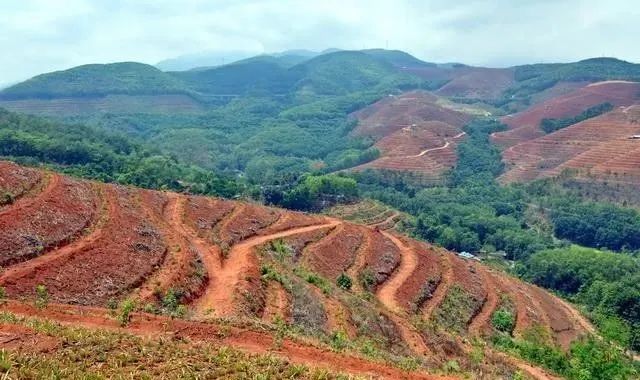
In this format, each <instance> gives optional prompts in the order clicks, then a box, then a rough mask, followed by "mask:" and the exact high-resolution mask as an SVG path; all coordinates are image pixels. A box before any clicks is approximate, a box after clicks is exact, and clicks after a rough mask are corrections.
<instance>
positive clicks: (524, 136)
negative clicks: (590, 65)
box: [493, 81, 640, 147]
mask: <svg viewBox="0 0 640 380" xmlns="http://www.w3.org/2000/svg"><path fill="white" fill-rule="evenodd" d="M639 100H640V84H639V83H635V82H613V81H612V82H599V83H593V84H590V85H587V86H584V87H582V88H579V89H577V90H575V91H572V92H570V93H568V94H564V95H561V96H558V97H555V98H552V99H549V100H547V101H544V102H542V103H539V104H536V105H535V106H533V107H531V108H529V109H527V110H525V111H523V112H520V113H517V114H514V115H509V116H505V117H504V118H502V122H503V123H505V124H507V125H508V126H509V127H510V130H509V131H505V132H498V133H495V134H494V136H493V140H494V141H495V142H496V143H499V144H500V145H503V146H505V147H509V146H513V145H516V144H519V143H522V142H525V141H528V140H531V139H534V138H537V137H541V136H544V132H543V131H542V130H541V129H540V122H541V121H542V119H545V118H549V119H562V118H568V117H574V116H577V115H579V114H581V113H582V112H583V111H585V110H586V109H587V108H589V107H593V106H595V105H598V104H602V103H606V102H608V103H611V104H613V105H614V106H616V107H619V106H629V105H632V104H634V103H635V102H637V101H639Z"/></svg>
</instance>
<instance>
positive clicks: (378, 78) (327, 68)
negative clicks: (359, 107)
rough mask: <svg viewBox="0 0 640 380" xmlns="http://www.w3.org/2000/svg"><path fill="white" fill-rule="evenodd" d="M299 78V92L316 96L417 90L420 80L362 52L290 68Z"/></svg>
mask: <svg viewBox="0 0 640 380" xmlns="http://www.w3.org/2000/svg"><path fill="white" fill-rule="evenodd" d="M291 71H292V72H293V73H294V76H295V77H297V78H298V82H297V83H296V87H297V89H298V90H299V91H302V92H303V93H304V92H309V91H311V92H313V93H317V94H324V95H330V94H343V93H346V92H351V91H362V90H365V89H373V88H375V87H376V86H383V85H390V86H396V85H398V86H400V87H402V86H405V87H416V86H419V85H420V80H419V79H418V78H416V77H413V76H411V75H407V74H403V73H399V72H398V71H397V70H396V68H395V67H394V66H393V65H392V64H391V63H390V62H387V61H384V60H381V59H379V58H376V57H374V56H372V55H370V54H367V53H364V52H359V51H339V52H335V53H330V54H323V55H321V56H318V57H316V58H313V59H311V60H309V61H306V62H304V63H302V64H299V65H296V66H294V67H292V68H291Z"/></svg>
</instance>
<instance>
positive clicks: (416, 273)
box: [0, 165, 590, 378]
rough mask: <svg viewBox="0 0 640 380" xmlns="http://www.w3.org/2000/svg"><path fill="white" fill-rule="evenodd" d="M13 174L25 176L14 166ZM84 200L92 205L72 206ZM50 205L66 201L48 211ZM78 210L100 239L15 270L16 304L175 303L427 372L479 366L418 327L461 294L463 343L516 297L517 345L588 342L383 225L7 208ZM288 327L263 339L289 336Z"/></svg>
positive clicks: (78, 239) (55, 192)
mask: <svg viewBox="0 0 640 380" xmlns="http://www.w3.org/2000/svg"><path fill="white" fill-rule="evenodd" d="M4 167H5V168H6V170H7V171H9V172H15V167H12V166H11V165H5V166H4ZM25 181H27V182H28V181H29V177H28V176H27V177H25ZM68 187H71V188H68ZM60 189H65V190H64V191H61V190H60ZM94 189H98V190H99V191H94ZM82 191H86V192H88V193H87V194H86V195H87V196H83V197H79V198H78V197H76V198H73V197H74V196H76V195H77V194H84V193H82ZM49 197H53V198H54V199H53V200H52V201H44V200H46V199H48V198H49ZM69 197H72V199H74V201H73V203H77V204H78V205H77V207H85V208H87V209H89V210H92V209H96V212H95V216H93V217H92V218H91V219H90V221H91V223H90V225H91V227H90V229H89V230H88V231H86V232H85V233H82V234H71V235H70V236H71V237H70V238H67V240H65V242H64V244H61V245H60V246H59V247H56V246H52V247H51V248H50V249H49V250H48V251H44V252H40V253H39V255H35V256H33V255H32V256H24V257H22V258H21V260H22V262H18V261H15V262H9V264H8V266H7V268H5V270H4V272H2V274H1V275H0V285H1V286H2V287H4V288H5V289H6V292H7V294H8V296H9V297H10V298H13V299H21V298H23V297H24V298H26V299H32V298H33V297H34V296H35V294H34V288H35V287H36V286H38V285H44V286H45V287H46V289H47V292H48V294H49V296H50V298H51V299H52V301H55V302H60V303H67V304H80V305H95V306H103V305H106V304H107V301H108V300H110V299H111V298H114V299H124V298H126V297H134V298H136V299H138V300H140V301H143V302H145V303H147V302H153V303H155V305H157V306H160V305H163V304H164V302H161V301H163V300H162V299H161V298H162V297H164V295H165V294H167V292H168V291H169V289H173V290H178V291H179V294H180V295H181V297H180V299H179V300H180V302H181V303H182V304H184V305H185V307H186V308H187V309H188V314H187V315H188V316H189V317H191V318H194V319H199V320H204V321H206V320H209V319H210V318H211V317H232V318H238V317H240V318H243V319H252V320H253V322H255V323H261V324H263V325H262V326H265V325H264V324H270V323H272V322H273V321H274V318H276V317H278V316H279V317H280V318H282V319H283V320H285V321H289V322H290V323H292V324H293V325H294V326H295V327H296V328H300V331H305V332H307V331H308V332H307V334H310V338H309V339H316V338H320V340H324V341H336V340H338V341H339V340H340V339H341V338H340V335H334V334H338V332H340V334H342V332H344V334H346V336H347V337H348V338H349V339H350V340H352V341H360V340H365V341H367V342H370V344H372V345H374V346H375V349H377V350H383V351H384V350H386V351H387V352H389V353H391V354H392V355H401V356H403V355H412V356H414V357H417V358H419V360H420V362H421V363H424V364H425V365H426V366H427V367H428V368H434V367H438V368H440V367H441V366H442V365H443V364H444V363H446V362H447V361H448V360H457V361H459V362H460V363H467V360H468V355H467V352H468V349H469V347H467V346H466V343H465V342H464V341H460V340H459V337H455V336H452V337H451V339H450V340H446V339H445V340H443V335H438V334H440V333H435V332H433V331H431V330H429V329H424V330H418V328H417V327H416V326H422V325H424V323H423V324H420V323H417V322H420V321H421V322H428V323H439V322H438V321H439V320H440V319H441V318H442V317H443V312H442V310H445V313H446V310H447V309H446V308H445V306H446V305H449V307H450V302H449V301H448V297H449V296H450V294H451V293H452V291H454V290H457V289H462V291H463V292H464V293H465V294H467V295H468V296H469V299H470V301H469V306H468V307H467V308H466V309H465V310H464V311H463V314H461V315H457V316H454V317H455V318H457V320H459V321H460V323H461V326H459V328H460V329H461V331H460V334H467V333H469V334H473V335H479V336H481V335H482V334H480V332H482V331H488V330H490V322H489V321H490V318H491V315H492V313H493V311H494V310H495V309H496V307H497V306H498V305H499V304H500V302H502V299H503V298H504V297H506V298H508V299H509V300H511V303H512V304H513V309H514V310H515V312H516V326H515V334H516V335H517V334H520V333H522V332H523V331H525V330H526V329H527V328H529V327H532V326H534V325H536V324H540V325H542V327H543V328H546V329H547V330H548V331H549V332H550V334H551V336H553V337H554V338H555V339H556V341H557V342H558V343H560V344H562V345H563V346H564V347H566V346H567V345H568V344H569V343H570V342H571V341H573V340H575V339H576V338H577V337H578V336H580V335H581V334H583V333H585V332H586V331H589V330H590V329H589V328H588V327H589V326H588V323H586V322H585V321H584V320H583V319H581V318H580V317H579V314H578V312H577V311H575V310H574V309H572V308H571V307H570V306H567V305H566V304H565V303H564V302H563V301H561V300H559V299H557V298H556V297H554V296H553V295H551V294H549V293H547V292H545V291H543V290H541V289H539V288H535V287H533V286H531V285H527V284H524V283H522V282H520V281H518V280H515V279H513V278H510V277H507V276H506V275H504V274H500V273H498V272H496V271H490V270H488V269H487V268H485V267H483V266H482V265H481V264H478V263H475V262H468V261H465V260H463V259H460V258H458V257H456V256H454V255H453V254H451V253H449V252H447V251H445V250H443V249H441V248H435V247H432V246H430V245H428V244H426V243H419V242H416V241H414V240H412V239H409V238H406V237H402V236H399V235H397V234H392V233H391V232H387V231H381V230H380V228H381V227H380V224H379V222H378V225H377V226H375V227H372V226H362V225H355V224H351V223H348V222H344V221H341V220H337V219H333V218H328V217H325V216H313V215H306V214H301V213H289V212H287V211H284V210H277V209H273V208H268V207H264V206H260V205H257V204H249V203H241V202H232V201H225V200H220V199H214V198H206V197H192V196H185V195H180V194H174V193H162V192H154V191H148V190H137V189H132V188H124V187H119V186H113V185H100V184H95V183H90V182H85V181H78V180H72V179H70V178H66V177H62V176H58V175H53V176H52V177H51V180H49V181H48V182H47V185H46V186H45V187H44V189H43V190H42V191H41V192H40V193H38V194H35V195H34V196H33V197H27V198H24V199H22V200H20V201H18V202H16V203H14V204H12V205H8V206H7V207H6V208H5V209H4V210H3V211H2V212H1V213H0V217H1V216H2V215H9V214H12V213H13V214H16V220H18V219H19V217H18V216H17V215H18V214H20V212H21V210H27V209H32V210H35V211H38V212H40V213H42V214H43V215H55V213H56V212H59V211H57V210H60V209H62V210H63V211H68V210H71V209H70V208H66V207H62V208H60V206H59V205H60V204H65V202H66V203H69V202H71V201H69V199H70V198H69ZM25 215H27V214H25ZM41 225H42V226H44V227H46V228H44V229H43V231H45V232H46V231H54V230H55V229H54V226H56V225H57V224H56V219H55V218H53V217H51V218H46V219H44V220H43V221H42V223H41ZM68 225H69V226H76V225H77V223H76V224H73V223H69V224H68ZM20 226H21V224H19V223H10V222H7V223H5V224H4V228H3V230H2V234H6V236H9V235H10V234H14V235H11V236H17V235H16V234H17V233H18V231H17V229H19V228H22V227H20ZM75 228H77V227H74V228H71V230H73V229H75ZM51 236H52V237H53V236H58V235H55V234H54V233H53V232H51ZM60 236H62V235H60ZM216 242H217V243H216ZM10 244H12V241H11V239H8V240H3V241H0V249H4V250H5V251H7V252H9V250H10ZM218 244H225V245H226V249H222V248H221V246H220V245H218ZM343 272H345V273H347V275H348V276H349V277H350V278H351V280H352V282H353V283H354V284H355V285H354V286H353V288H352V289H351V290H345V289H341V288H340V287H339V286H338V285H337V284H336V277H337V276H338V275H339V274H340V273H343ZM444 316H445V317H448V316H449V315H447V314H445V315H444ZM58 317H60V318H62V317H61V316H60V315H57V316H56V318H58ZM77 318H78V321H80V322H83V321H84V322H86V323H92V322H91V319H87V320H84V319H83V318H85V317H82V316H77ZM439 318H440V319H439ZM276 320H280V319H279V318H276ZM258 321H259V322H258ZM414 322H416V323H414ZM184 323H193V322H184ZM278 323H279V322H277V323H275V324H274V325H271V326H269V327H268V328H267V330H265V331H279V330H277V329H279V328H280V327H278V326H279V325H278ZM185 326H186V325H185ZM204 326H210V325H208V324H205V325H204ZM492 363H494V362H492ZM501 363H502V364H500V366H499V367H491V366H488V367H487V365H488V364H487V365H484V366H481V368H478V367H472V368H474V369H473V371H478V372H473V373H474V374H477V373H484V374H487V373H489V374H491V375H490V376H493V377H494V378H499V377H508V376H511V375H513V372H514V371H515V370H514V368H515V367H518V365H515V367H514V364H513V363H512V362H509V361H507V362H501ZM509 363H511V364H509ZM470 368H471V367H470ZM505 371H506V372H505Z"/></svg>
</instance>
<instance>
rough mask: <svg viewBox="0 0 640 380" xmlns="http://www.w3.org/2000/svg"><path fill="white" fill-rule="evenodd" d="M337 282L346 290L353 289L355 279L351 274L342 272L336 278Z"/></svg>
mask: <svg viewBox="0 0 640 380" xmlns="http://www.w3.org/2000/svg"><path fill="white" fill-rule="evenodd" d="M336 284H338V286H339V287H340V288H342V289H344V290H351V286H353V281H352V280H351V278H350V277H349V276H347V275H346V274H345V273H341V274H340V276H338V278H337V279H336Z"/></svg>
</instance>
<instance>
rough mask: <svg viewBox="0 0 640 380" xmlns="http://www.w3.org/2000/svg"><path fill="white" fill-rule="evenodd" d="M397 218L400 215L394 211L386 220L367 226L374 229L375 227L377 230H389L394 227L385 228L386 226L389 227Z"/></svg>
mask: <svg viewBox="0 0 640 380" xmlns="http://www.w3.org/2000/svg"><path fill="white" fill-rule="evenodd" d="M399 216H400V213H399V212H397V211H395V212H394V213H393V214H391V215H390V216H389V217H388V218H387V219H385V220H383V221H381V222H377V223H373V224H369V225H368V226H369V227H371V228H376V227H377V228H380V229H385V230H389V229H391V228H393V227H394V225H391V226H390V227H387V226H388V225H390V224H391V223H392V222H393V221H394V220H395V219H396V218H397V217H399ZM396 224H397V223H396ZM383 227H387V228H383Z"/></svg>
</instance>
